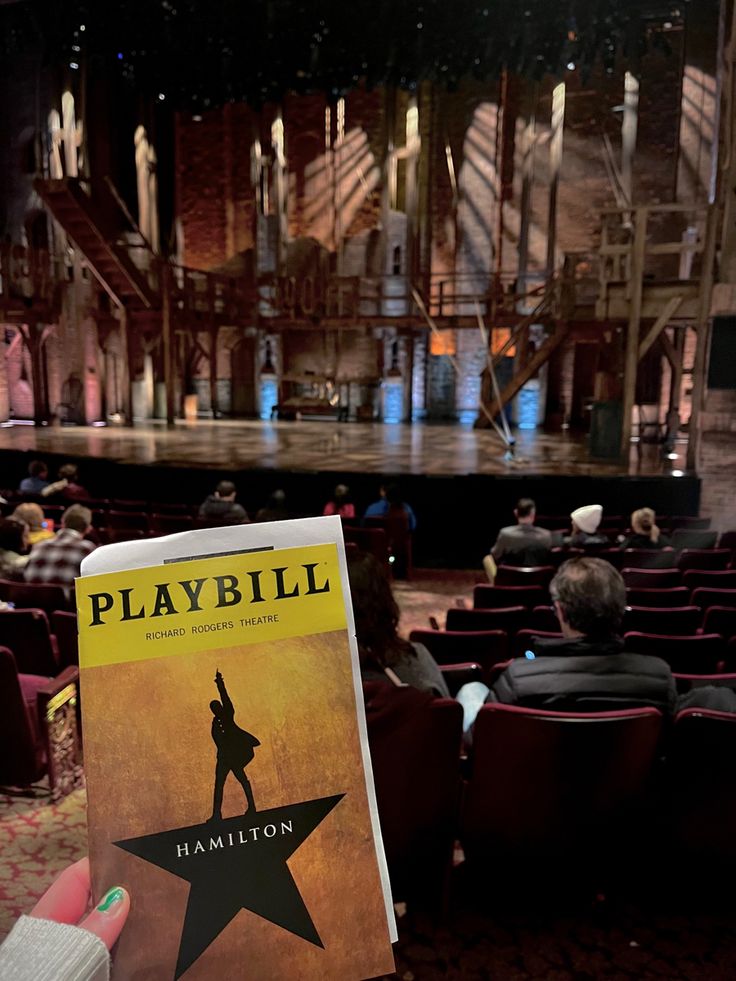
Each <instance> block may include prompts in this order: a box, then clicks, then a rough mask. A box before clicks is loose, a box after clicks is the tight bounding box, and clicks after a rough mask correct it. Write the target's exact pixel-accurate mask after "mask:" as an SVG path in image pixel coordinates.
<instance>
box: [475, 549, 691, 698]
mask: <svg viewBox="0 0 736 981" xmlns="http://www.w3.org/2000/svg"><path fill="white" fill-rule="evenodd" d="M550 595H551V597H552V601H553V603H554V606H555V612H556V613H557V619H558V620H559V621H560V629H561V631H562V634H563V636H562V638H560V639H559V640H557V639H538V640H535V641H534V643H533V644H532V645H531V646H532V651H531V652H530V654H529V655H528V656H527V657H525V658H519V659H517V660H515V661H512V662H511V664H510V665H509V667H508V668H507V669H506V671H504V673H503V674H502V675H501V677H500V678H499V679H498V681H497V682H496V684H495V685H494V687H493V689H492V691H491V692H490V695H489V697H488V701H496V702H504V703H505V704H507V705H522V706H526V707H528V708H546V709H555V710H557V711H562V712H568V711H573V712H574V711H584V712H597V711H604V710H613V709H618V708H622V709H623V708H637V707H641V706H653V707H654V708H658V709H660V710H661V711H662V712H664V713H665V714H670V713H671V712H673V711H674V709H675V706H676V702H677V691H676V688H675V682H674V679H673V677H672V673H671V671H670V669H669V665H667V664H666V663H665V662H664V661H663V660H661V658H658V657H650V656H649V655H646V654H625V653H623V646H624V645H623V641H622V640H621V638H620V636H619V631H620V629H621V622H622V620H623V615H624V609H625V606H626V587H625V586H624V582H623V579H622V578H621V575H620V573H619V572H618V571H617V570H616V569H614V567H613V566H612V565H611V564H610V563H609V562H605V561H603V559H593V558H587V557H581V558H576V559H570V560H568V561H567V562H564V563H563V564H562V565H561V566H560V569H559V571H558V573H557V575H556V576H555V577H554V579H553V580H552V583H551V584H550Z"/></svg>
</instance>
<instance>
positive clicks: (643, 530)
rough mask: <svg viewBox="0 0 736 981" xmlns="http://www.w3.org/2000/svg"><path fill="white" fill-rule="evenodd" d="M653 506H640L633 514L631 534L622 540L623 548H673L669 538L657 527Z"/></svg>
mask: <svg viewBox="0 0 736 981" xmlns="http://www.w3.org/2000/svg"><path fill="white" fill-rule="evenodd" d="M656 522H657V516H656V514H655V513H654V511H652V509H651V508H639V510H638V511H634V513H633V514H632V515H631V534H630V535H626V537H625V538H623V539H622V540H621V548H668V549H669V548H672V544H671V543H670V540H669V538H667V536H666V535H663V534H662V532H661V531H660V530H659V528H658V527H657V524H656Z"/></svg>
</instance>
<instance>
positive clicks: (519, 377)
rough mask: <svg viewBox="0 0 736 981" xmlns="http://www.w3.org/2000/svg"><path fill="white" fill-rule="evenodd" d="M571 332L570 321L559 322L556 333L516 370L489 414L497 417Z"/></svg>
mask: <svg viewBox="0 0 736 981" xmlns="http://www.w3.org/2000/svg"><path fill="white" fill-rule="evenodd" d="M569 333H570V323H569V322H568V321H565V322H564V323H563V324H558V326H557V329H556V330H555V332H554V334H551V335H550V336H549V337H548V338H547V340H546V341H545V342H544V344H542V346H541V347H540V348H539V350H538V351H537V352H536V354H535V355H534V357H533V358H531V359H530V360H529V361H527V363H526V364H525V365H524V367H523V368H522V369H520V370H519V371H518V372H516V374H515V375H514V377H513V378H512V379H511V380H510V381H509V382H508V383H507V385H506V386H505V388H504V390H503V391H502V392H501V397H500V399H494V401H493V403H492V404H491V406H490V408H489V410H488V414H489V416H490V417H491V418H495V416H497V415H498V413H499V412H500V411H501V410H502V409H503V407H504V406H505V405H507V404H508V403H509V402H510V401H511V399H512V398H513V397H514V396H515V395H516V394H517V393H518V392H519V391H520V390H521V389H522V388H523V386H524V385H526V383H527V382H528V381H529V379H530V378H532V377H533V376H534V375H536V373H537V372H538V371H539V369H540V368H541V367H542V365H543V364H545V362H546V361H547V360H548V359H549V357H550V355H552V354H553V353H554V352H555V351H556V350H557V348H558V347H559V346H560V344H562V342H563V341H564V340H565V338H566V337H567V335H568V334H569Z"/></svg>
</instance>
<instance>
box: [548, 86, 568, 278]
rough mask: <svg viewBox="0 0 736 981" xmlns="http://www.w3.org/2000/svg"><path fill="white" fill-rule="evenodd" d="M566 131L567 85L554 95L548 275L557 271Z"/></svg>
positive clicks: (550, 146) (558, 87)
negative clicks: (559, 212)
mask: <svg viewBox="0 0 736 981" xmlns="http://www.w3.org/2000/svg"><path fill="white" fill-rule="evenodd" d="M564 129H565V83H564V82H560V83H559V85H556V86H555V89H554V91H553V93H552V132H551V134H550V141H549V173H550V178H549V210H548V212H547V275H548V276H551V275H552V274H553V273H554V271H555V251H556V248H557V192H558V189H559V184H560V170H561V168H562V136H563V132H564Z"/></svg>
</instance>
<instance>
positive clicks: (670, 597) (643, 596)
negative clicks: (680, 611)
mask: <svg viewBox="0 0 736 981" xmlns="http://www.w3.org/2000/svg"><path fill="white" fill-rule="evenodd" d="M689 602H690V590H689V589H685V587H684V586H674V587H672V588H671V589H627V590H626V605H627V606H687V605H688V604H689Z"/></svg>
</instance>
